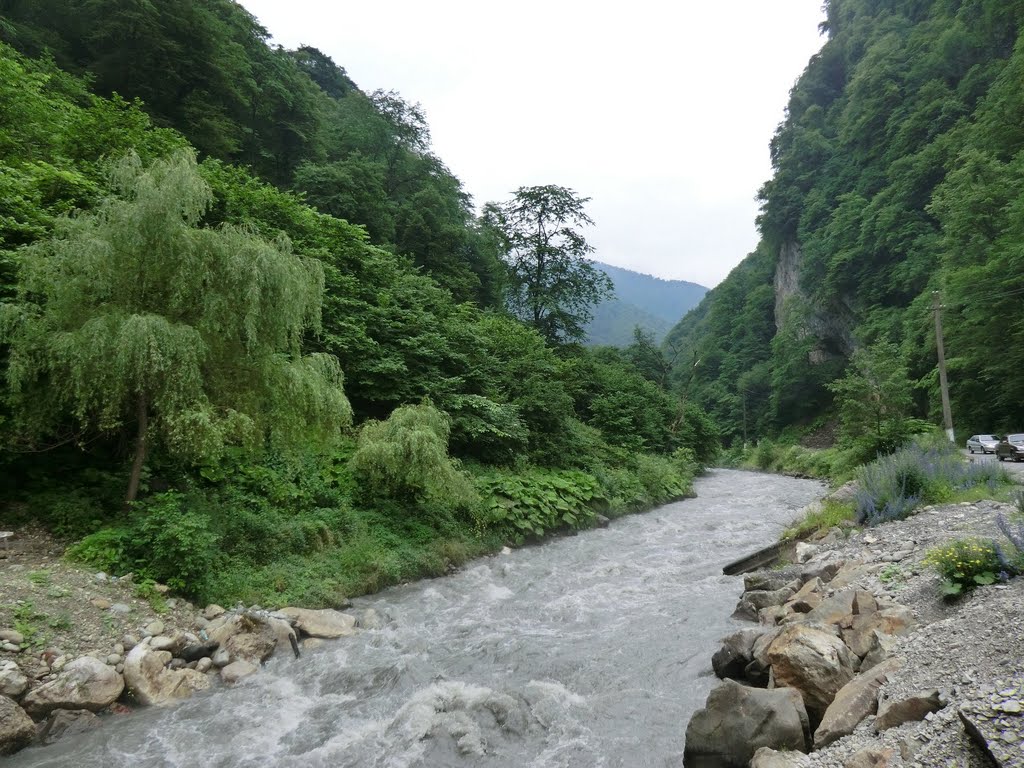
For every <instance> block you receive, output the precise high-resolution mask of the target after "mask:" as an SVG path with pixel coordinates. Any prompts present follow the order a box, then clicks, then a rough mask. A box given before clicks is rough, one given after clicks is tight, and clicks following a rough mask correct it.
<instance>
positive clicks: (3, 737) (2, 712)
mask: <svg viewBox="0 0 1024 768" xmlns="http://www.w3.org/2000/svg"><path fill="white" fill-rule="evenodd" d="M35 736H36V726H35V723H33V722H32V718H31V717H29V716H28V715H27V714H26V713H25V710H23V709H22V708H21V707H19V706H18V705H17V704H15V703H14V701H12V700H11V699H9V698H7V697H6V696H0V755H10V754H12V753H14V752H17V751H18V750H19V749H22V748H24V747H27V746H28V745H29V744H31V743H32V739H34V738H35Z"/></svg>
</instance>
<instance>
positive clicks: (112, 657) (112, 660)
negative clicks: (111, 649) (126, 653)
mask: <svg viewBox="0 0 1024 768" xmlns="http://www.w3.org/2000/svg"><path fill="white" fill-rule="evenodd" d="M104 661H106V663H107V666H109V667H116V666H117V665H118V664H120V663H121V662H122V661H123V659H122V658H121V655H120V654H118V653H111V654H109V655H108V656H107V658H106V659H104Z"/></svg>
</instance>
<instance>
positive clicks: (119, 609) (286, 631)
mask: <svg viewBox="0 0 1024 768" xmlns="http://www.w3.org/2000/svg"><path fill="white" fill-rule="evenodd" d="M14 533H15V535H14V536H12V537H9V538H8V539H7V545H6V546H3V545H0V583H2V584H3V591H2V593H0V755H3V754H10V753H12V752H15V751H17V750H20V749H22V748H24V747H26V746H29V745H31V744H33V743H35V744H49V743H51V742H52V741H54V740H55V739H57V738H60V737H62V736H67V735H70V734H73V733H76V732H79V731H82V730H85V729H88V728H93V727H96V726H97V725H99V724H100V723H101V722H102V719H103V718H104V717H108V716H121V715H125V714H128V713H129V712H131V710H132V709H133V708H134V707H137V706H162V705H165V704H171V703H174V702H176V701H179V700H181V699H183V698H186V697H188V696H191V695H192V694H194V693H196V692H198V691H202V690H206V689H209V688H211V687H214V686H217V685H232V684H234V683H236V682H237V681H239V680H241V679H242V678H244V677H247V676H248V675H251V674H253V673H255V672H256V671H257V670H258V669H259V667H260V665H261V664H262V663H263V662H265V661H267V660H268V659H269V658H270V657H271V656H272V655H274V654H275V653H282V652H283V653H286V654H289V655H292V654H294V655H296V656H297V655H298V654H300V653H301V650H302V648H303V647H306V648H309V647H311V646H312V645H314V644H316V643H318V642H323V641H324V640H326V639H336V638H341V637H347V636H350V635H354V634H356V633H357V632H358V629H359V627H360V626H373V625H375V622H376V617H375V616H374V615H373V614H372V612H364V614H361V615H356V614H350V613H344V612H342V611H334V610H323V611H314V610H305V609H302V608H290V607H289V608H282V609H280V610H278V611H274V612H270V611H266V610H263V609H262V608H260V607H259V606H250V607H248V608H246V607H243V606H241V605H239V606H235V607H234V608H231V609H225V608H222V607H220V606H216V605H209V606H206V607H204V608H203V609H201V610H200V609H198V608H197V607H195V606H193V605H192V604H191V603H189V602H187V601H185V600H181V599H176V598H173V597H167V596H166V594H167V590H166V588H165V587H163V586H162V585H159V584H155V585H154V584H147V585H137V584H135V582H134V580H133V579H132V577H131V576H130V575H129V576H122V577H121V578H113V577H110V576H108V575H106V574H103V573H95V572H90V571H88V570H86V569H83V568H80V567H77V566H75V565H73V564H69V563H67V562H65V561H64V560H63V559H62V554H63V548H62V547H61V545H60V544H59V543H58V542H56V541H55V540H54V539H53V538H52V537H50V536H49V535H47V534H45V533H44V532H42V531H38V530H20V531H15V532H14Z"/></svg>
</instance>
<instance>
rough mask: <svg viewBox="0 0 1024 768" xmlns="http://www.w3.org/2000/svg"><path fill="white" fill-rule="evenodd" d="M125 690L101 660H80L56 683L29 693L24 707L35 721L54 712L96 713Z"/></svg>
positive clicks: (57, 678) (115, 675)
mask: <svg viewBox="0 0 1024 768" xmlns="http://www.w3.org/2000/svg"><path fill="white" fill-rule="evenodd" d="M123 690H124V678H122V677H121V675H119V674H117V672H115V671H114V670H113V669H111V668H110V667H108V666H107V665H106V664H104V663H103V662H102V661H100V660H99V659H94V658H93V657H92V656H81V657H79V658H77V659H75V660H74V661H71V662H69V663H68V664H67V666H65V667H64V669H63V670H62V671H61V672H60V674H58V675H57V676H56V677H55V678H54V679H52V680H50V681H48V682H46V683H43V684H42V685H40V686H39V687H38V688H34V689H32V690H31V691H29V692H28V694H27V695H26V696H25V698H24V699H23V700H22V702H21V705H22V706H23V707H24V708H25V711H26V712H28V713H29V714H30V715H32V716H33V717H42V716H43V715H48V714H49V713H50V712H52V711H53V710H55V709H88V710H90V711H92V712H97V711H99V710H101V709H104V708H105V707H108V706H110V705H111V704H113V703H114V702H115V701H117V698H118V697H119V696H120V695H121V692H122V691H123Z"/></svg>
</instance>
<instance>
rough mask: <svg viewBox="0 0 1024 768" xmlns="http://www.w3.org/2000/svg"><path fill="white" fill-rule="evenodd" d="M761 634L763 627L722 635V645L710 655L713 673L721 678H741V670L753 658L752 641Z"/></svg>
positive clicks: (742, 675)
mask: <svg viewBox="0 0 1024 768" xmlns="http://www.w3.org/2000/svg"><path fill="white" fill-rule="evenodd" d="M763 634H764V630H763V629H741V630H740V631H739V632H733V633H732V634H731V635H727V636H726V637H723V638H722V640H721V642H722V647H721V648H719V649H718V650H717V651H716V652H715V655H714V656H712V657H711V666H712V668H713V669H714V670H715V674H716V675H718V677H720V678H722V679H723V680H724V679H726V678H731V679H733V680H742V679H743V677H744V674H743V670H745V669H746V668H747V665H748V664H749V663H750V662H751V661H752V660H753V655H752V651H753V648H754V641H755V640H757V638H758V637H760V636H761V635H763Z"/></svg>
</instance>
